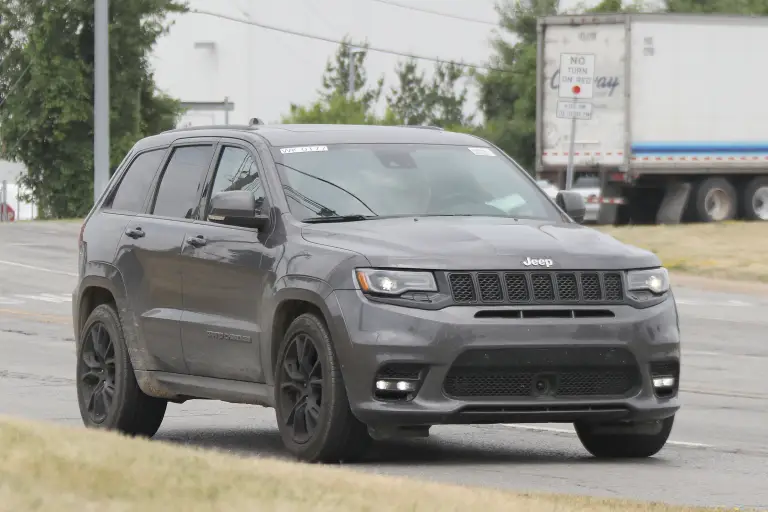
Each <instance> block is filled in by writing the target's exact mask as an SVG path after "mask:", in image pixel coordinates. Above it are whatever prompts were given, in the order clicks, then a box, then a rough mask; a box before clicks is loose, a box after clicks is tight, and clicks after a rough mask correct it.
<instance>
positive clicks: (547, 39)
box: [537, 21, 629, 170]
mask: <svg viewBox="0 0 768 512" xmlns="http://www.w3.org/2000/svg"><path fill="white" fill-rule="evenodd" d="M540 37H542V39H543V44H542V57H541V59H542V61H541V63H540V64H541V69H542V70H541V76H540V77H539V78H538V80H539V85H540V88H541V91H542V95H541V102H542V104H541V105H539V110H540V116H541V120H540V123H541V124H540V125H539V126H538V127H537V131H538V133H537V137H538V138H539V141H540V154H539V155H538V156H539V162H540V163H541V165H542V166H543V168H544V169H560V170H562V169H565V167H566V166H567V164H568V153H569V143H570V140H571V120H570V119H564V118H560V117H558V102H560V101H567V99H566V98H561V97H560V93H559V89H560V80H559V79H560V55H561V54H563V53H578V54H590V55H594V57H595V74H594V83H593V84H594V85H593V88H592V90H593V97H592V99H584V100H583V101H584V102H589V103H591V104H592V116H591V119H589V120H581V119H579V120H577V121H576V135H575V137H574V141H575V147H574V166H575V167H577V168H581V169H587V168H595V167H598V166H599V167H608V168H618V167H620V166H621V165H622V164H624V163H625V162H626V156H627V155H625V154H624V153H625V142H626V133H625V132H626V119H625V106H626V98H625V88H626V77H625V60H626V54H627V47H628V44H629V43H628V41H627V38H626V29H625V27H624V24H623V23H622V22H610V23H596V24H558V23H556V22H554V21H553V22H552V24H547V25H545V27H544V32H543V36H540ZM579 101H582V100H579Z"/></svg>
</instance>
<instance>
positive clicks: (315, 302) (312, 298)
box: [262, 276, 340, 385]
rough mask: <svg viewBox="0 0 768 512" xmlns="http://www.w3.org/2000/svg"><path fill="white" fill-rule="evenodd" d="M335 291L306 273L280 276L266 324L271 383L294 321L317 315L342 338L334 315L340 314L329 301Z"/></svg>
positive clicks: (267, 372) (267, 373)
mask: <svg viewBox="0 0 768 512" xmlns="http://www.w3.org/2000/svg"><path fill="white" fill-rule="evenodd" d="M332 291H333V289H332V288H331V286H330V285H329V284H328V283H326V282H325V281H322V280H320V279H314V278H307V277H303V276H300V277H292V276H285V277H283V278H282V279H280V281H279V282H278V286H277V292H276V293H275V296H274V298H273V301H272V303H273V307H272V308H270V309H271V311H270V312H269V313H268V318H269V321H268V322H267V323H266V324H265V327H266V329H265V331H266V332H265V333H264V334H265V336H264V340H265V343H264V346H263V347H262V350H263V351H264V352H263V359H262V360H263V361H264V363H265V368H264V375H265V379H266V381H267V384H270V385H273V384H274V370H275V365H276V361H277V355H278V352H279V350H280V343H281V342H282V339H283V336H284V335H285V332H286V330H287V329H288V327H289V326H290V324H291V322H292V321H293V320H294V319H296V318H297V317H299V316H300V315H302V314H304V313H314V314H316V315H317V316H318V317H319V318H320V320H322V321H323V322H324V323H325V326H326V328H327V329H328V331H329V333H330V334H331V339H332V340H336V339H338V338H337V332H336V331H337V329H335V328H334V326H335V322H334V318H335V317H337V316H338V315H339V314H340V313H339V312H338V311H337V310H334V309H335V308H333V302H329V301H327V300H326V299H327V297H328V296H329V295H330V294H331V293H332Z"/></svg>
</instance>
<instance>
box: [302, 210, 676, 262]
mask: <svg viewBox="0 0 768 512" xmlns="http://www.w3.org/2000/svg"><path fill="white" fill-rule="evenodd" d="M302 234H303V237H304V239H305V240H307V241H308V242H311V243H315V244H320V245H325V246H329V247H337V248H340V249H345V250H350V251H355V252H357V253H360V254H362V255H364V256H365V257H366V258H368V260H369V261H370V262H371V264H372V265H373V266H377V267H403V268H429V269H435V270H449V269H453V270H459V269H463V270H485V269H496V270H516V269H524V270H530V269H534V268H542V267H527V266H525V265H523V261H525V260H527V259H528V258H531V259H549V260H552V261H551V266H550V267H549V269H569V270H615V269H632V268H648V267H655V266H659V265H660V264H661V262H660V261H659V259H658V258H657V257H656V255H654V254H653V253H651V252H649V251H645V250H642V249H639V248H637V247H634V246H631V245H627V244H624V243H622V242H619V241H618V240H616V239H615V238H613V237H612V236H609V235H606V234H604V233H601V232H600V231H597V230H595V229H590V228H587V227H584V226H581V225H578V224H556V223H552V222H550V221H531V220H515V219H511V218H492V217H421V218H413V217H409V218H396V219H379V220H368V221H360V222H347V223H328V224H313V225H311V226H306V227H304V228H302Z"/></svg>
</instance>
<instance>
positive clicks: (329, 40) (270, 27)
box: [188, 9, 505, 72]
mask: <svg viewBox="0 0 768 512" xmlns="http://www.w3.org/2000/svg"><path fill="white" fill-rule="evenodd" d="M188 12H189V13H190V14H202V15H204V16H212V17H214V18H220V19H224V20H229V21H234V22H236V23H243V24H245V25H253V26H255V27H260V28H263V29H266V30H273V31H275V32H282V33H283V34H290V35H292V36H298V37H304V38H307V39H314V40H317V41H325V42H326V43H334V44H341V45H349V43H345V42H344V41H339V40H338V39H332V38H330V37H323V36H318V35H314V34H308V33H306V32H300V31H298V30H289V29H287V28H282V27H276V26H274V25H267V24H266V23H259V22H257V21H253V20H245V19H242V18H235V17H234V16H228V15H226V14H220V13H218V12H211V11H205V10H202V9H190V10H189V11H188ZM366 49H367V50H370V51H372V52H378V53H386V54H389V55H397V56H399V57H406V58H410V59H418V60H428V61H431V62H437V63H439V64H453V65H456V66H461V67H465V68H475V69H482V70H484V71H501V72H504V71H505V70H503V69H499V68H492V67H489V66H482V65H479V64H465V63H463V62H456V61H452V60H445V59H439V58H437V57H427V56H424V55H417V54H415V53H406V52H400V51H397V50H390V49H388V48H378V47H374V46H368V47H367V48H366Z"/></svg>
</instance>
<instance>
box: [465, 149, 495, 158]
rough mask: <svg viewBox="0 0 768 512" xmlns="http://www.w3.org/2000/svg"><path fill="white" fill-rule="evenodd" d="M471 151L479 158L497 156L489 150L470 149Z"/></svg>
mask: <svg viewBox="0 0 768 512" xmlns="http://www.w3.org/2000/svg"><path fill="white" fill-rule="evenodd" d="M469 150H470V151H471V152H473V153H474V154H476V155H478V156H496V155H495V154H494V152H493V151H491V150H490V149H488V148H469Z"/></svg>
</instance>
